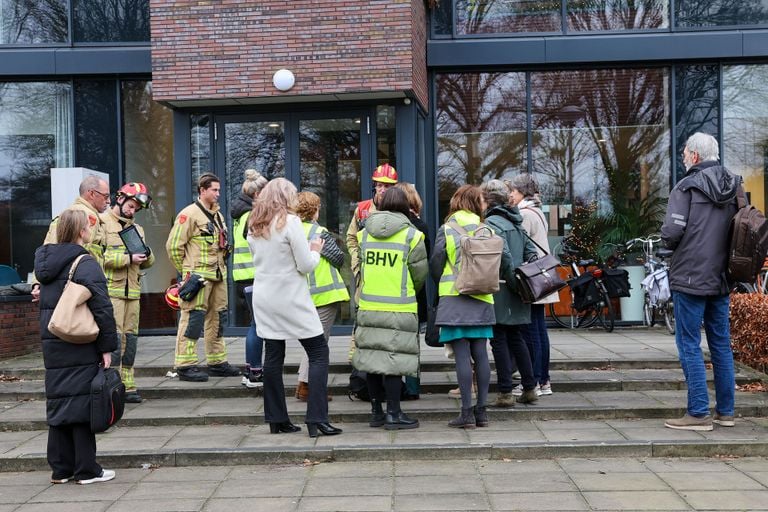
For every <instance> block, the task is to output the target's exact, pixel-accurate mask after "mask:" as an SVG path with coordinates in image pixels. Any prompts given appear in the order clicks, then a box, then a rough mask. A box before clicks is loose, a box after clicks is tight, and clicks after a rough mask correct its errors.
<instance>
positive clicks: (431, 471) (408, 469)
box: [394, 460, 477, 477]
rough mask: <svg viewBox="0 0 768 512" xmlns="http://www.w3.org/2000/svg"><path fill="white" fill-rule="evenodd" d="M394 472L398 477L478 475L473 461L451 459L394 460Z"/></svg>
mask: <svg viewBox="0 0 768 512" xmlns="http://www.w3.org/2000/svg"><path fill="white" fill-rule="evenodd" d="M394 474H395V476H397V477H407V476H428V477H429V476H432V477H436V476H451V475H476V474H477V469H476V468H475V463H474V462H473V461H466V464H464V463H462V464H454V463H452V462H451V461H426V460H402V461H395V462H394Z"/></svg>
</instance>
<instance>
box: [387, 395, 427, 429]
mask: <svg viewBox="0 0 768 512" xmlns="http://www.w3.org/2000/svg"><path fill="white" fill-rule="evenodd" d="M418 427H419V420H415V419H412V418H409V417H408V416H407V415H406V414H405V413H404V412H403V411H402V410H401V409H400V408H399V407H398V408H397V409H395V407H393V405H392V402H389V401H388V402H387V415H386V417H385V418H384V428H385V429H386V430H406V429H410V428H418Z"/></svg>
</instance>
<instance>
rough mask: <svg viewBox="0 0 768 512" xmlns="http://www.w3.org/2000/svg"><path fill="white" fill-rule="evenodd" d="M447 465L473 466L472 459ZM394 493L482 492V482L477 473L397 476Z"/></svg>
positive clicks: (400, 494)
mask: <svg viewBox="0 0 768 512" xmlns="http://www.w3.org/2000/svg"><path fill="white" fill-rule="evenodd" d="M448 464H449V465H456V466H461V465H467V466H474V464H473V462H472V461H451V462H450V463H448ZM394 482H395V494H396V495H398V496H403V495H406V494H473V493H477V492H482V490H483V482H482V480H481V479H480V477H479V476H478V475H472V474H461V478H456V477H452V476H450V475H436V476H397V477H395V480H394Z"/></svg>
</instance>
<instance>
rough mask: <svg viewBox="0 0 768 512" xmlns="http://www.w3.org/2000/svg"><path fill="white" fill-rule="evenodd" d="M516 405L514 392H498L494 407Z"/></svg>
mask: <svg viewBox="0 0 768 512" xmlns="http://www.w3.org/2000/svg"><path fill="white" fill-rule="evenodd" d="M514 406H515V398H514V397H513V396H512V393H497V394H496V401H495V402H494V403H493V407H502V408H506V407H514Z"/></svg>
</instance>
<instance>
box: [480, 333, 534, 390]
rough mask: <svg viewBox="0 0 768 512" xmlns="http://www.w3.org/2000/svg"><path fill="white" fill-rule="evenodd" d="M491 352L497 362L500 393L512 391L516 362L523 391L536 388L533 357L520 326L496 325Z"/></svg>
mask: <svg viewBox="0 0 768 512" xmlns="http://www.w3.org/2000/svg"><path fill="white" fill-rule="evenodd" d="M491 351H492V352H493V360H494V361H495V362H496V376H497V378H498V386H499V388H498V391H499V393H509V392H511V391H512V387H513V383H512V372H513V371H514V370H513V369H512V368H513V366H514V363H515V362H517V369H518V370H519V371H520V381H521V384H522V385H523V389H533V388H535V387H536V379H534V377H533V364H532V363H531V355H530V353H529V352H528V346H527V345H526V344H525V341H524V340H523V336H522V334H521V332H520V326H519V325H501V324H497V325H494V326H493V338H491Z"/></svg>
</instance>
